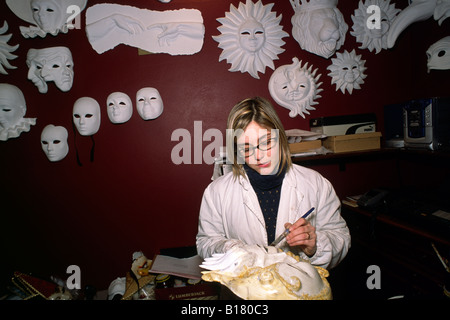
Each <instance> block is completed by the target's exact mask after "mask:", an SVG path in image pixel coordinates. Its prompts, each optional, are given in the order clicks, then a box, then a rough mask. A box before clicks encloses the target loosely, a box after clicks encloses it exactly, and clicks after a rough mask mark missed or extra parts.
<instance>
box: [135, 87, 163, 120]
mask: <svg viewBox="0 0 450 320" xmlns="http://www.w3.org/2000/svg"><path fill="white" fill-rule="evenodd" d="M136 108H137V111H138V113H139V115H140V116H141V118H142V119H144V120H152V119H156V118H158V117H159V116H160V115H161V114H162V112H163V110H164V104H163V101H162V98H161V95H160V94H159V92H158V90H156V89H155V88H142V89H141V90H139V91H138V92H137V94H136Z"/></svg>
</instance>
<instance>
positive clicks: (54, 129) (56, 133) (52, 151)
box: [41, 124, 69, 162]
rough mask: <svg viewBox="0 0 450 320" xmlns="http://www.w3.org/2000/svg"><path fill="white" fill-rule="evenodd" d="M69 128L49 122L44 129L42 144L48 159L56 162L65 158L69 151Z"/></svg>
mask: <svg viewBox="0 0 450 320" xmlns="http://www.w3.org/2000/svg"><path fill="white" fill-rule="evenodd" d="M68 136H69V134H68V132H67V129H66V128H64V127H60V126H54V125H52V124H49V125H48V126H46V127H45V128H44V130H42V133H41V146H42V150H43V151H44V153H45V155H46V156H47V158H48V160H50V161H51V162H56V161H60V160H62V159H64V158H65V157H66V155H67V153H69V145H68V143H67V138H68Z"/></svg>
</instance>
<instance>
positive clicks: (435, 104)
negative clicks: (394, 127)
mask: <svg viewBox="0 0 450 320" xmlns="http://www.w3.org/2000/svg"><path fill="white" fill-rule="evenodd" d="M449 121H450V98H449V97H447V98H438V97H435V98H427V99H417V100H411V101H409V102H407V103H405V104H404V105H403V130H404V140H405V147H407V148H419V149H431V150H437V149H448V148H449V147H450V127H449V125H448V123H449Z"/></svg>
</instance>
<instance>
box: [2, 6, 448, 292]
mask: <svg viewBox="0 0 450 320" xmlns="http://www.w3.org/2000/svg"><path fill="white" fill-rule="evenodd" d="M102 2H103V1H97V0H89V1H88V7H89V6H92V5H94V4H97V3H102ZM111 2H114V3H117V4H123V5H133V6H136V7H138V8H146V9H150V10H158V11H163V10H176V9H182V8H188V9H198V10H200V11H201V12H202V15H203V19H204V25H205V29H206V33H205V38H204V45H203V48H202V50H201V51H200V52H199V53H197V54H194V55H188V56H171V55H168V54H150V55H143V56H142V55H141V56H139V55H138V49H137V48H133V47H129V46H125V45H120V46H118V47H116V48H115V49H113V50H110V51H107V52H105V53H103V54H101V55H99V54H97V53H96V52H95V51H94V50H93V49H92V47H91V45H90V44H89V42H88V40H87V37H86V34H85V30H84V25H85V20H84V17H85V13H86V9H85V11H83V13H82V28H81V30H72V31H70V32H69V33H68V34H59V35H58V36H56V37H54V36H51V35H47V36H46V37H45V38H43V39H42V38H35V39H25V38H23V37H22V35H21V34H20V32H19V26H22V25H25V26H28V23H26V22H24V21H22V20H20V19H19V18H17V17H16V16H15V15H14V14H13V13H12V12H11V11H10V10H9V8H8V7H7V6H6V4H5V2H4V1H2V2H0V23H1V24H2V23H3V21H4V20H6V21H7V22H8V24H9V30H8V32H7V33H12V34H13V36H12V38H11V40H10V41H9V42H8V43H9V44H10V45H15V44H20V47H19V48H18V49H17V50H16V51H15V52H14V53H15V54H16V55H18V56H19V57H18V58H17V59H15V60H12V61H10V62H11V64H13V65H14V66H16V67H17V69H15V70H8V72H9V75H1V74H0V82H6V83H10V84H14V85H16V86H18V87H19V88H20V89H21V90H22V91H23V93H24V95H25V98H26V101H27V108H28V109H27V113H26V117H31V118H37V124H36V126H33V127H32V128H31V131H30V132H28V133H22V134H21V136H20V137H19V138H15V139H10V140H8V141H6V142H0V170H1V175H0V184H1V192H0V205H1V207H0V246H1V247H0V248H1V250H0V264H1V268H2V269H4V270H2V271H1V273H0V276H1V278H2V281H6V280H7V279H8V278H9V277H10V275H11V272H13V271H15V270H17V271H21V272H31V273H34V274H38V275H59V276H61V277H63V278H66V277H67V275H66V274H65V272H66V268H67V267H68V266H69V265H72V264H74V265H78V266H80V268H81V272H82V275H81V279H82V285H83V286H84V285H86V284H93V285H95V286H96V287H98V288H107V286H108V285H109V283H110V282H111V281H112V280H114V279H115V278H116V277H122V276H124V275H125V273H126V271H127V270H129V268H130V266H131V256H132V253H133V252H134V251H138V250H142V251H143V252H144V253H146V255H147V256H148V257H152V256H153V255H154V254H156V253H158V252H159V251H160V250H161V249H163V248H173V247H183V246H193V245H195V235H196V233H197V223H198V212H199V207H200V202H201V198H202V193H203V190H204V188H205V187H206V186H207V185H208V184H209V183H210V181H211V176H212V173H213V167H212V165H207V164H205V163H202V164H187V165H185V164H181V165H175V164H174V163H173V162H172V160H171V151H172V149H173V148H174V147H175V146H176V145H177V144H178V143H179V142H177V141H171V135H172V133H173V132H174V130H176V129H179V128H184V129H187V130H188V131H189V132H190V133H191V136H192V152H193V150H194V149H193V146H194V121H202V128H203V132H205V131H206V130H207V129H210V128H217V129H219V130H221V131H222V132H223V133H225V125H226V119H227V116H228V113H229V111H230V109H231V108H232V106H234V105H235V104H236V103H237V102H239V101H240V100H242V99H244V98H248V97H252V96H256V95H259V96H263V97H266V98H268V99H269V100H271V101H272V102H273V100H272V99H271V97H270V94H269V91H268V81H269V78H270V76H271V74H272V72H273V70H271V69H269V68H266V72H265V74H260V79H254V78H253V77H251V76H250V75H249V74H248V73H240V72H229V71H228V69H229V68H230V64H228V63H227V62H226V61H222V62H219V61H218V59H219V55H220V54H221V52H222V50H221V49H220V48H218V43H217V42H216V41H214V40H213V38H212V36H213V35H219V34H220V33H219V31H218V30H217V27H219V26H220V25H221V24H220V23H219V22H218V21H216V19H217V18H220V17H224V15H225V12H227V11H229V10H230V4H234V5H235V6H237V5H238V4H239V1H217V0H203V1H194V0H174V1H172V2H171V3H169V4H162V3H160V2H158V1H156V0H152V1H149V0H136V1H125V0H122V1H120V0H116V1H111ZM262 2H263V3H264V4H268V3H271V2H270V1H265V0H264V1H262ZM273 2H274V3H275V5H274V6H273V9H272V10H273V11H275V12H276V13H277V15H279V14H282V20H281V25H282V26H283V30H284V31H286V32H288V33H289V34H291V31H292V24H291V17H292V15H293V9H292V7H291V5H290V3H289V1H288V0H284V1H273ZM358 2H359V1H356V0H345V1H340V2H339V5H338V8H339V9H340V10H341V12H342V13H343V14H344V17H345V20H346V22H347V24H348V25H349V31H348V32H347V35H346V41H345V44H344V46H343V47H342V48H341V49H340V50H339V52H342V51H343V50H344V49H346V50H348V51H351V50H353V49H356V53H357V54H362V59H364V60H366V63H365V66H366V67H367V70H366V72H365V73H366V74H367V75H368V76H367V78H366V79H365V83H364V84H363V85H362V89H361V90H354V91H353V94H352V95H349V94H348V93H346V94H342V93H341V92H340V91H336V87H335V85H331V78H330V77H329V76H328V75H327V74H328V70H327V69H326V68H327V66H328V65H330V64H331V58H330V59H328V60H327V59H324V58H322V57H319V56H316V55H314V54H311V53H309V52H306V51H303V50H301V49H300V46H299V45H298V43H297V42H296V41H295V39H294V38H293V37H292V36H289V37H286V38H283V40H284V41H285V42H286V44H285V45H284V46H283V47H282V48H283V49H285V51H284V52H283V53H282V54H280V55H279V60H275V61H274V63H275V67H279V66H281V65H285V64H291V63H292V58H293V57H298V58H299V59H300V60H302V61H303V63H305V62H308V63H309V64H312V65H313V66H314V68H318V69H319V70H318V73H321V74H322V77H321V78H320V81H322V82H323V84H322V86H321V88H323V89H324V91H323V92H322V93H321V95H322V98H320V99H318V100H317V101H318V102H319V104H318V105H317V106H316V107H317V110H315V111H312V112H311V115H310V116H307V117H306V119H303V118H301V117H299V116H297V117H296V118H290V117H289V115H288V113H289V111H288V110H287V109H285V108H283V107H281V106H278V105H276V104H274V105H275V108H276V110H277V112H278V114H279V116H280V118H281V120H282V122H283V124H284V126H285V129H293V128H301V129H305V130H309V119H311V118H315V117H320V116H334V115H346V114H357V113H366V112H373V113H375V114H376V116H377V120H378V123H377V125H378V131H382V132H383V129H384V128H383V107H384V106H385V105H388V104H392V103H398V102H403V101H405V100H409V99H413V98H423V97H430V96H445V95H448V94H449V89H450V87H449V85H450V84H449V80H448V76H449V71H436V70H432V71H431V72H430V73H427V68H426V61H427V58H426V55H425V51H426V50H427V49H428V47H429V46H430V45H431V44H433V43H434V42H436V41H437V40H439V39H441V38H443V37H444V36H447V35H448V31H449V26H450V19H447V20H446V21H444V23H443V24H442V26H439V25H438V24H437V21H435V20H433V18H431V19H429V20H427V21H424V22H418V23H415V24H413V25H411V26H410V27H408V28H407V29H406V30H405V31H404V32H403V33H402V34H401V35H400V37H399V38H398V40H397V42H396V45H395V47H394V48H393V49H390V50H382V51H381V52H380V53H379V54H375V52H369V51H368V50H367V49H365V50H361V49H358V47H359V46H360V44H359V43H357V42H356V39H355V37H353V36H352V35H351V34H350V31H351V30H352V25H353V23H352V20H351V15H352V14H353V12H354V10H355V9H356V8H357V6H358ZM391 2H392V3H395V5H396V7H397V8H400V9H403V8H405V7H406V6H407V1H406V0H398V1H391ZM53 46H67V47H69V48H70V50H71V51H72V54H73V58H74V63H75V68H74V70H75V81H74V84H73V87H72V89H71V90H70V91H69V92H67V93H63V92H61V91H59V89H57V88H56V86H55V85H54V83H49V90H48V93H46V94H40V93H39V92H38V90H37V88H36V87H35V86H34V85H33V83H32V82H31V81H29V80H27V72H28V68H27V65H26V63H25V60H26V54H27V52H28V50H29V49H30V48H38V49H39V48H46V47H53ZM147 86H149V87H155V88H157V89H158V90H159V92H160V94H161V96H162V99H163V101H164V107H165V109H164V113H163V114H162V116H161V117H159V118H158V119H156V120H152V121H144V120H142V119H141V118H140V117H139V115H138V113H137V111H136V109H135V110H134V113H133V116H132V118H131V119H130V120H129V121H128V122H127V123H124V124H119V125H117V124H112V123H111V122H110V121H109V119H108V117H107V113H106V98H107V96H108V95H109V94H110V93H112V92H115V91H122V92H125V93H127V94H128V95H129V96H130V97H131V98H132V100H134V96H135V94H136V92H137V91H138V90H139V89H140V88H143V87H147ZM83 96H88V97H92V98H94V99H96V100H97V101H98V102H99V103H100V105H101V107H102V122H101V126H100V130H99V132H98V133H97V134H96V135H95V136H94V138H95V143H96V145H95V160H94V162H92V163H91V162H90V161H89V151H90V148H91V140H90V138H87V137H80V136H79V135H78V134H77V148H78V152H79V155H80V159H81V162H82V163H83V166H82V167H80V166H78V165H77V162H76V153H75V144H74V132H73V131H72V120H71V119H72V107H73V104H74V102H75V101H76V100H77V99H78V98H80V97H83ZM48 124H55V125H62V126H64V127H66V128H67V129H68V131H69V146H70V151H69V154H68V156H67V157H66V158H65V159H64V160H63V161H61V162H57V163H51V162H49V161H48V159H47V158H46V156H45V154H44V153H43V151H42V149H41V146H40V134H41V131H42V129H43V128H44V127H45V126H46V125H48ZM196 143H201V141H197V142H196ZM210 143H211V142H208V141H206V142H203V148H205V147H206V146H207V145H209V144H210ZM224 143H225V141H224ZM193 162H194V159H193V153H192V163H193ZM368 167H369V168H370V169H369V170H368V169H367V168H368ZM315 169H316V170H318V171H319V172H321V173H322V174H323V175H324V176H325V177H326V178H328V179H329V180H330V181H331V182H332V183H333V185H334V186H335V188H336V191H337V193H338V195H339V196H341V197H343V196H346V195H350V194H357V193H362V192H364V191H366V190H367V189H369V188H371V187H372V186H374V185H389V184H392V183H395V179H396V173H395V167H393V166H387V165H386V166H385V165H384V164H383V162H381V163H380V162H377V163H370V161H369V162H365V163H364V164H359V163H354V164H349V165H347V167H346V170H345V171H339V169H338V167H337V166H320V165H319V166H316V167H315Z"/></svg>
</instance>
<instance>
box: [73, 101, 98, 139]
mask: <svg viewBox="0 0 450 320" xmlns="http://www.w3.org/2000/svg"><path fill="white" fill-rule="evenodd" d="M72 114H73V123H74V124H75V127H76V128H77V130H78V133H79V134H80V135H82V136H92V135H94V134H96V133H97V131H98V130H99V128H100V105H99V104H98V102H97V101H96V100H95V99H93V98H89V97H83V98H80V99H78V100H77V101H75V104H74V105H73V112H72Z"/></svg>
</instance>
